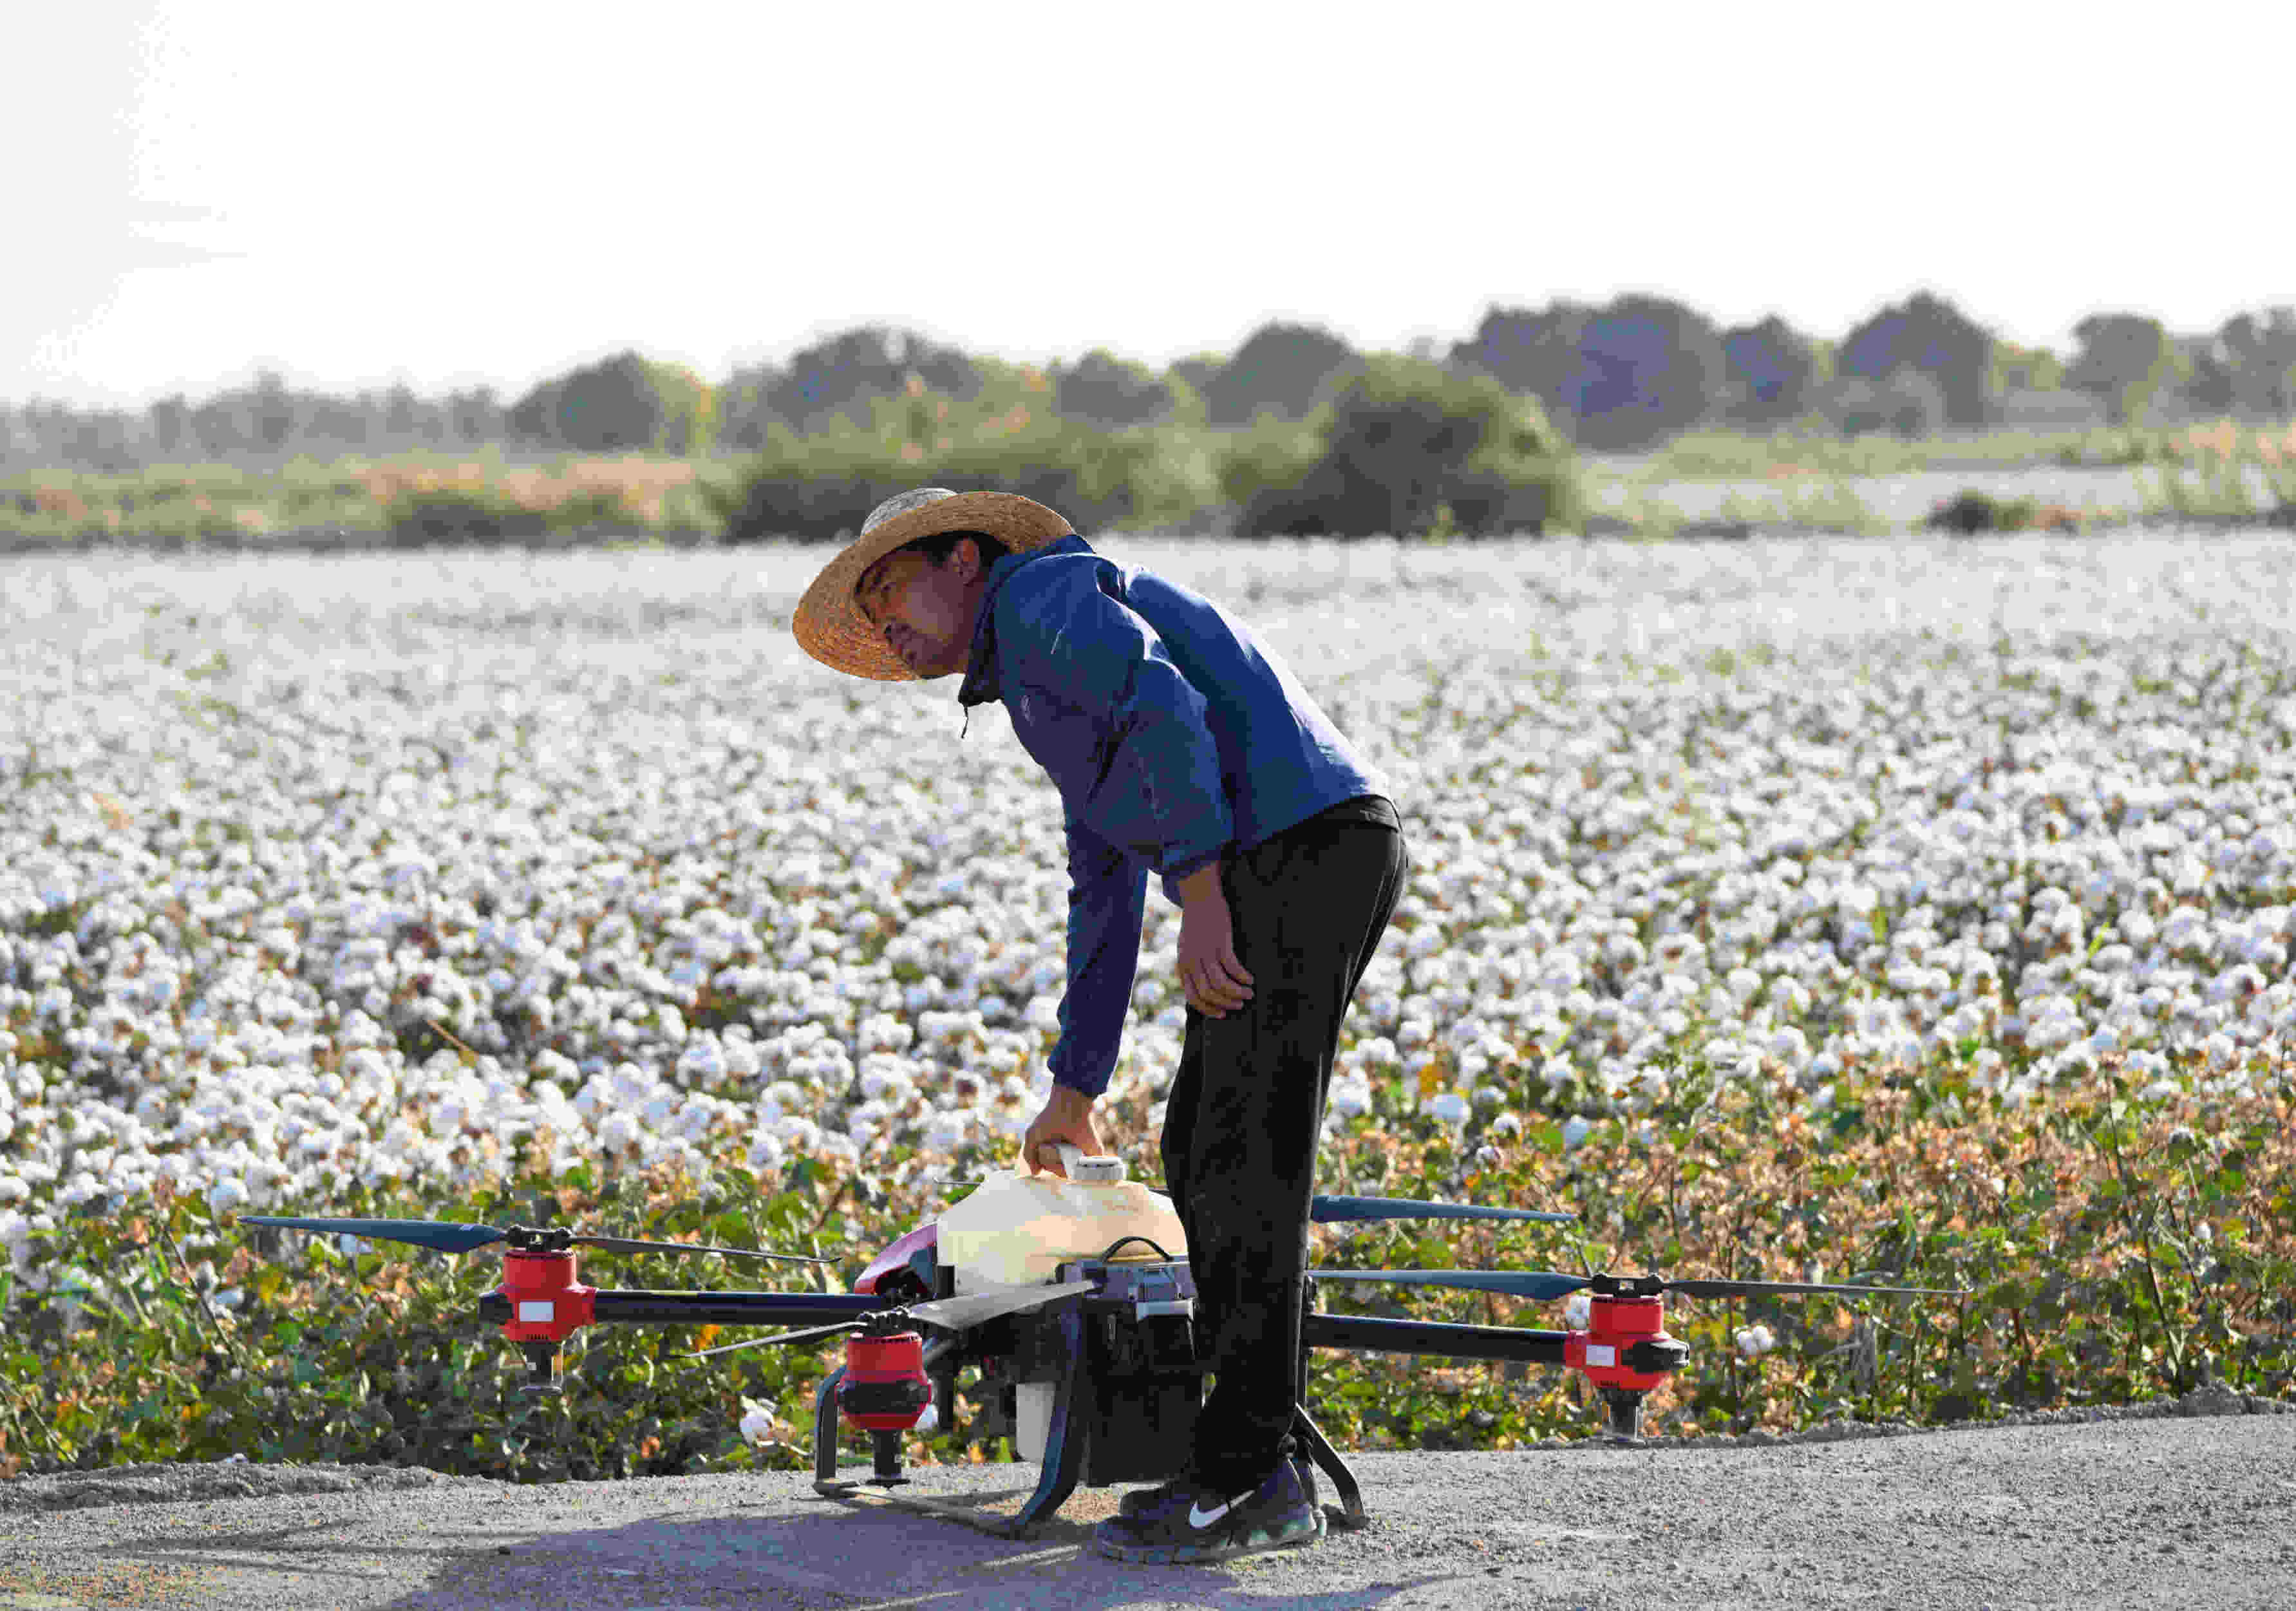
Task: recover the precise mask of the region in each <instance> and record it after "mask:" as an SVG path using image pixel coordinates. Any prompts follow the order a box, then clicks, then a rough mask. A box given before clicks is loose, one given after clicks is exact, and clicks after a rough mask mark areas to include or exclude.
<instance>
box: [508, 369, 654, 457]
mask: <svg viewBox="0 0 2296 1611" xmlns="http://www.w3.org/2000/svg"><path fill="white" fill-rule="evenodd" d="M660 414H661V405H660V399H658V398H657V397H655V395H654V390H653V382H652V377H651V376H650V375H649V374H647V373H646V364H645V360H644V358H640V357H639V356H638V355H637V354H636V353H635V352H619V353H617V354H615V355H614V356H613V357H612V358H607V359H605V360H604V361H603V362H602V363H597V364H591V365H587V366H584V367H582V368H579V369H576V370H574V371H572V372H571V373H570V374H563V375H561V376H559V377H558V378H557V379H555V380H551V381H545V382H543V383H542V384H540V385H538V386H537V387H535V388H534V389H533V390H530V391H529V392H528V393H527V394H526V395H525V396H524V397H522V398H521V399H519V400H518V401H517V402H515V403H513V404H512V405H511V409H510V423H511V428H512V430H513V431H515V432H518V434H519V435H520V436H521V437H523V438H525V439H526V440H528V441H530V442H534V443H537V444H547V445H549V446H552V447H557V448H575V449H577V450H578V451H579V452H583V453H626V452H629V451H632V450H634V449H636V448H644V447H645V446H647V445H648V444H649V443H651V442H652V440H653V439H654V433H655V432H656V431H657V430H658V429H659V428H660V423H661V421H660Z"/></svg>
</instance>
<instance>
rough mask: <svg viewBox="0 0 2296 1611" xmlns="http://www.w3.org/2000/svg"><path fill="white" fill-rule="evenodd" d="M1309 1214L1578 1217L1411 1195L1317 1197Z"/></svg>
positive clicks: (1322, 1220)
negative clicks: (1429, 1200)
mask: <svg viewBox="0 0 2296 1611" xmlns="http://www.w3.org/2000/svg"><path fill="white" fill-rule="evenodd" d="M1308 1218H1309V1219H1311V1220H1314V1221H1316V1222H1317V1223H1318V1224H1329V1223H1331V1222H1332V1221H1334V1220H1536V1221H1538V1222H1539V1223H1540V1224H1543V1225H1568V1224H1570V1223H1571V1222H1573V1221H1576V1220H1577V1219H1578V1218H1579V1216H1578V1215H1577V1214H1564V1213H1553V1212H1548V1211H1546V1210H1545V1209H1539V1208H1484V1207H1481V1206H1480V1205H1478V1204H1472V1203H1421V1202H1417V1201H1415V1200H1414V1199H1413V1198H1410V1197H1317V1198H1316V1200H1315V1201H1314V1202H1313V1203H1311V1204H1309V1205H1308Z"/></svg>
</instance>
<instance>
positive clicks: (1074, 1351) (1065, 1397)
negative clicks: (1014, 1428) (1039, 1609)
mask: <svg viewBox="0 0 2296 1611" xmlns="http://www.w3.org/2000/svg"><path fill="white" fill-rule="evenodd" d="M1046 1319H1047V1320H1049V1321H1050V1322H1051V1324H1052V1325H1054V1326H1055V1327H1058V1328H1059V1330H1060V1338H1061V1353H1062V1359H1061V1362H1060V1367H1059V1369H1060V1375H1059V1376H1058V1377H1055V1378H1054V1383H1053V1410H1052V1416H1051V1419H1050V1424H1049V1425H1048V1426H1046V1432H1045V1460H1044V1466H1043V1469H1042V1473H1041V1475H1038V1477H1037V1491H1036V1492H1034V1493H1032V1494H1030V1495H1029V1502H1028V1503H1027V1504H1025V1505H1023V1506H1021V1512H1020V1514H1019V1515H1017V1516H1014V1517H1013V1519H1012V1521H1011V1522H1009V1523H1007V1524H1006V1525H1005V1528H1004V1531H1005V1534H1006V1535H1007V1536H1009V1537H1012V1538H1029V1537H1031V1536H1033V1535H1034V1534H1035V1533H1036V1530H1037V1527H1038V1526H1039V1525H1042V1524H1043V1523H1044V1522H1045V1521H1046V1520H1047V1519H1049V1518H1050V1517H1051V1516H1052V1514H1053V1512H1054V1511H1055V1510H1058V1509H1059V1508H1061V1506H1062V1504H1063V1503H1065V1502H1066V1501H1067V1500H1068V1497H1069V1495H1070V1493H1072V1492H1075V1491H1076V1485H1077V1479H1078V1478H1079V1477H1081V1476H1082V1475H1084V1457H1085V1441H1086V1439H1087V1438H1088V1437H1089V1436H1090V1435H1091V1434H1090V1432H1089V1431H1088V1430H1087V1427H1086V1426H1085V1414H1084V1411H1085V1397H1086V1393H1085V1388H1086V1384H1085V1374H1086V1373H1085V1360H1084V1312H1083V1310H1082V1308H1081V1307H1080V1306H1079V1305H1078V1303H1077V1302H1076V1301H1075V1300H1074V1299H1070V1300H1069V1301H1068V1302H1067V1303H1062V1305H1061V1306H1060V1307H1059V1308H1058V1309H1057V1310H1056V1311H1054V1312H1053V1313H1052V1314H1050V1315H1048V1316H1047V1317H1046Z"/></svg>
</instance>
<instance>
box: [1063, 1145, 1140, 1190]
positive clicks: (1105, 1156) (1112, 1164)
mask: <svg viewBox="0 0 2296 1611" xmlns="http://www.w3.org/2000/svg"><path fill="white" fill-rule="evenodd" d="M1053 1150H1054V1151H1055V1152H1057V1153H1059V1154H1060V1155H1061V1167H1062V1169H1064V1170H1066V1171H1068V1176H1069V1179H1071V1180H1074V1181H1076V1182H1077V1183H1078V1185H1081V1186H1113V1185H1116V1184H1117V1183H1118V1182H1119V1181H1120V1180H1122V1179H1124V1177H1125V1173H1126V1170H1125V1163H1124V1160H1123V1159H1121V1158H1119V1157H1118V1156H1117V1155H1115V1154H1113V1153H1102V1154H1099V1155H1096V1156H1094V1157H1089V1158H1087V1157H1086V1156H1085V1155H1084V1148H1082V1147H1078V1146H1076V1145H1074V1144H1073V1143H1070V1142H1067V1141H1055V1142H1054V1143H1053Z"/></svg>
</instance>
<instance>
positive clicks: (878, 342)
mask: <svg viewBox="0 0 2296 1611" xmlns="http://www.w3.org/2000/svg"><path fill="white" fill-rule="evenodd" d="M912 374H914V375H916V376H917V377H918V378H919V379H921V380H922V381H923V382H924V383H925V386H926V387H927V389H928V390H933V391H937V392H940V393H942V394H944V395H946V396H949V397H955V398H964V399H970V398H972V397H973V396H975V395H976V394H977V393H978V392H979V391H980V375H979V374H978V373H977V371H976V368H975V366H974V364H973V362H972V359H971V358H967V357H966V356H965V355H964V353H962V352H960V351H958V350H957V349H955V348H954V347H939V346H935V345H934V344H933V343H932V342H931V341H928V340H926V339H925V338H924V337H923V336H921V335H918V334H916V333H914V332H912V331H906V330H900V331H897V330H891V329H888V328H886V327H884V326H881V325H871V326H868V327H866V328H864V329H858V330H849V331H847V332H845V333H843V334H841V335H835V336H832V337H831V338H830V339H829V340H827V341H821V342H817V343H816V344H815V345H813V346H811V347H808V348H806V349H804V350H803V351H801V352H799V353H797V354H796V355H795V356H794V357H792V358H791V359H790V361H789V363H788V365H787V366H785V367H783V369H782V370H781V371H780V372H779V373H778V374H775V375H774V376H773V377H772V380H771V383H770V384H769V385H768V386H767V389H766V390H765V391H764V393H763V395H762V396H761V397H760V398H759V399H758V403H757V407H762V409H763V410H764V412H765V414H766V415H768V416H770V418H771V419H778V420H781V421H783V423H787V424H788V425H789V426H791V428H792V429H793V430H795V431H796V432H798V433H799V435H806V434H809V433H811V432H816V431H819V430H823V429H825V428H826V427H827V426H828V423H829V421H830V418H831V416H832V415H840V414H841V415H844V416H845V417H846V418H848V419H849V420H850V421H852V422H853V423H855V424H856V425H862V426H865V425H867V424H868V423H869V419H870V413H869V399H871V398H878V397H893V396H896V395H898V394H899V393H901V392H902V390H904V388H905V387H906V384H907V382H908V378H909V376H911V375H912ZM753 413H754V410H753V409H748V410H745V411H744V423H743V429H744V436H745V439H746V436H747V435H748V434H749V433H750V431H751V430H752V429H754V427H752V426H751V425H750V418H751V416H752V415H753Z"/></svg>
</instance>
